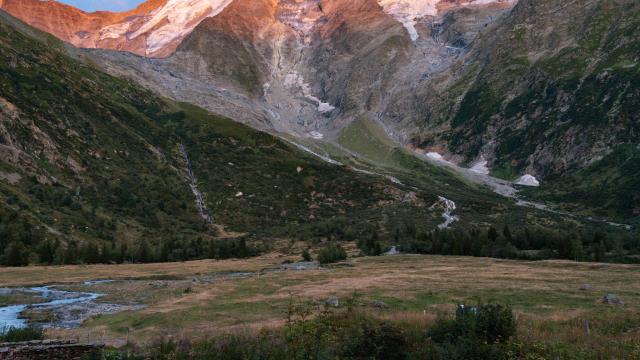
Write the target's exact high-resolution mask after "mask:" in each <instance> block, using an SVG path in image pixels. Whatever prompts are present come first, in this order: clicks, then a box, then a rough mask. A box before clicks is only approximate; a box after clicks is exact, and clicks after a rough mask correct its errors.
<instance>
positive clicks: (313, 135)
mask: <svg viewBox="0 0 640 360" xmlns="http://www.w3.org/2000/svg"><path fill="white" fill-rule="evenodd" d="M309 137H311V138H312V139H316V140H322V139H324V135H323V134H322V133H320V132H318V131H312V132H310V133H309Z"/></svg>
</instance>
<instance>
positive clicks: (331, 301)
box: [325, 297, 340, 307]
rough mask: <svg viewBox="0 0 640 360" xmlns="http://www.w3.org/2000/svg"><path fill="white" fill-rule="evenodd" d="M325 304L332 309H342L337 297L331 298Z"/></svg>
mask: <svg viewBox="0 0 640 360" xmlns="http://www.w3.org/2000/svg"><path fill="white" fill-rule="evenodd" d="M325 304H327V305H328V306H332V307H340V299H339V298H337V297H330V298H328V299H327V301H325Z"/></svg>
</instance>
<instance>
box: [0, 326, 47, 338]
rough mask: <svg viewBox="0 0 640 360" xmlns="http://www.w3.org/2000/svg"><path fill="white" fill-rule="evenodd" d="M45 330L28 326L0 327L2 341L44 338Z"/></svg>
mask: <svg viewBox="0 0 640 360" xmlns="http://www.w3.org/2000/svg"><path fill="white" fill-rule="evenodd" d="M43 338H44V332H43V331H42V329H37V328H33V327H28V328H24V329H18V328H14V327H10V328H4V329H0V342H20V341H31V340H42V339H43Z"/></svg>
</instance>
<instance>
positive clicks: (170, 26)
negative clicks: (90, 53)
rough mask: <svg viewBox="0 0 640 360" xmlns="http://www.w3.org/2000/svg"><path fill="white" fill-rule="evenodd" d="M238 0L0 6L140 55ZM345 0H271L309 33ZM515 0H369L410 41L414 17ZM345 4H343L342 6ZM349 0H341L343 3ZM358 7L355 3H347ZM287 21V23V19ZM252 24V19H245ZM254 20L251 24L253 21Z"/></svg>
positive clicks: (67, 34)
mask: <svg viewBox="0 0 640 360" xmlns="http://www.w3.org/2000/svg"><path fill="white" fill-rule="evenodd" d="M234 1H236V2H237V1H240V0H148V1H145V2H144V3H142V4H140V5H139V6H138V7H137V8H135V9H133V10H130V11H126V12H120V13H114V12H108V11H99V12H94V13H87V12H84V11H81V10H79V9H77V8H74V7H73V6H70V5H66V4H62V3H59V2H57V1H41V0H0V8H2V9H3V10H5V11H7V12H8V13H10V14H11V15H13V16H15V17H17V18H19V19H21V20H23V21H24V22H26V23H28V24H30V25H32V26H34V27H36V28H39V29H40V30H43V31H46V32H49V33H51V34H53V35H55V36H56V37H58V38H60V39H62V40H64V41H67V42H70V43H71V44H73V45H75V46H78V47H82V48H104V49H112V50H120V51H129V52H132V53H135V54H138V55H142V56H149V57H167V56H169V55H171V54H173V53H174V52H175V50H176V49H177V47H178V46H179V45H180V43H181V42H182V41H183V40H184V38H185V37H187V36H188V35H189V34H191V32H192V31H193V30H194V29H195V28H196V27H197V26H198V25H199V24H200V23H201V22H202V21H203V20H204V19H206V18H209V17H214V16H216V15H218V14H220V13H221V12H222V11H223V10H224V9H225V8H226V7H227V6H228V5H230V4H231V3H232V2H234ZM340 1H347V0H337V1H336V0H332V1H329V0H312V1H309V0H306V1H303V0H296V1H288V0H273V5H274V7H278V8H282V9H284V10H286V11H288V12H290V13H291V14H294V15H295V14H298V15H304V16H301V17H300V16H298V17H300V18H299V19H292V20H294V21H298V23H297V24H294V25H297V26H294V27H295V28H296V30H297V31H302V32H304V33H305V34H304V35H305V36H309V32H310V30H311V28H312V27H313V21H311V20H313V19H310V18H308V16H307V15H309V14H311V15H313V13H320V14H319V15H318V14H315V15H317V16H316V17H318V16H320V15H321V13H322V12H323V8H325V7H331V6H332V4H333V3H339V2H340ZM515 1H517V0H370V2H371V3H372V4H374V6H375V4H376V3H377V5H379V6H380V7H381V8H382V9H383V11H384V12H385V13H386V14H388V15H390V16H392V17H393V18H394V19H395V20H397V21H398V22H400V23H402V24H403V25H404V27H405V28H406V29H407V32H408V34H409V36H410V37H411V39H412V40H413V41H415V40H417V39H418V37H419V35H418V31H417V29H416V20H417V19H419V18H423V17H425V16H437V15H439V14H440V13H441V12H444V11H447V10H451V9H454V8H459V7H468V6H484V5H492V4H498V5H507V6H511V5H513V3H515ZM345 5H346V6H345ZM349 7H350V5H348V4H342V6H341V8H345V9H348V8H349ZM352 8H353V11H359V8H358V6H356V5H353V6H352ZM289 25H291V24H289ZM248 26H252V24H248ZM253 26H256V25H253Z"/></svg>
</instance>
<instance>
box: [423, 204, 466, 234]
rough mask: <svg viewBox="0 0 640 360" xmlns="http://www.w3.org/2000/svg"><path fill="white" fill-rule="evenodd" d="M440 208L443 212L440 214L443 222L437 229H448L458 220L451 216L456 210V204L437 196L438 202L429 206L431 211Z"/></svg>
mask: <svg viewBox="0 0 640 360" xmlns="http://www.w3.org/2000/svg"><path fill="white" fill-rule="evenodd" d="M438 206H440V207H442V208H443V209H444V212H443V213H442V217H443V218H444V220H445V221H444V222H443V223H442V224H440V225H438V229H441V230H442V229H448V228H449V226H450V225H451V224H453V223H454V222H456V221H458V220H460V218H459V217H457V216H456V215H453V212H454V211H455V210H456V203H455V202H453V201H451V200H449V199H447V198H445V197H442V196H438V201H437V202H436V203H435V204H433V205H432V206H431V208H430V209H431V210H433V209H435V208H436V207H438Z"/></svg>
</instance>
